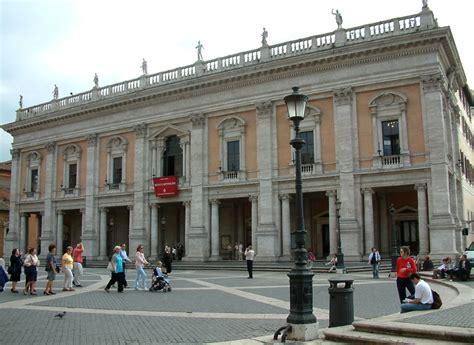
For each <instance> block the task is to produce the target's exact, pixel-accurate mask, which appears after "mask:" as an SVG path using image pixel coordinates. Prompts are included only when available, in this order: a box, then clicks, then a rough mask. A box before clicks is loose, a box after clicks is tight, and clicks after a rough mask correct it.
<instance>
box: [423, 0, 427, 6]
mask: <svg viewBox="0 0 474 345" xmlns="http://www.w3.org/2000/svg"><path fill="white" fill-rule="evenodd" d="M422 4H423V8H427V7H428V0H422Z"/></svg>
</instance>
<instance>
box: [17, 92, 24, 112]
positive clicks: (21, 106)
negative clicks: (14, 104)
mask: <svg viewBox="0 0 474 345" xmlns="http://www.w3.org/2000/svg"><path fill="white" fill-rule="evenodd" d="M18 104H19V105H20V109H23V96H22V95H20V100H19V101H18Z"/></svg>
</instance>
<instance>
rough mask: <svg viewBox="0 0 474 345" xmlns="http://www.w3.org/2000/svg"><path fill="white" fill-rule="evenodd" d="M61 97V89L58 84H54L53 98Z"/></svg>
mask: <svg viewBox="0 0 474 345" xmlns="http://www.w3.org/2000/svg"><path fill="white" fill-rule="evenodd" d="M58 97H59V89H58V86H57V85H56V84H54V90H53V99H58Z"/></svg>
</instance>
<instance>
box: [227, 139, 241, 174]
mask: <svg viewBox="0 0 474 345" xmlns="http://www.w3.org/2000/svg"><path fill="white" fill-rule="evenodd" d="M239 170H240V141H238V140H237V141H228V142H227V171H239Z"/></svg>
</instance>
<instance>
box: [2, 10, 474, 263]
mask: <svg viewBox="0 0 474 345" xmlns="http://www.w3.org/2000/svg"><path fill="white" fill-rule="evenodd" d="M295 85H297V86H299V87H300V91H301V92H302V93H304V94H306V95H308V96H309V102H308V107H307V113H306V117H305V119H304V121H303V122H302V124H301V127H302V133H301V134H302V137H303V139H305V141H306V145H305V146H304V148H303V155H302V157H303V158H302V159H303V167H302V169H303V193H304V206H305V209H304V214H305V223H306V229H307V231H308V234H307V243H308V247H311V248H312V249H313V251H314V252H315V254H316V255H317V257H319V258H325V257H327V256H328V255H330V254H331V253H334V252H335V251H336V246H337V226H336V225H337V217H336V213H337V210H336V199H338V200H340V202H341V206H340V212H339V215H340V218H339V219H340V222H339V224H340V232H341V243H342V248H343V251H344V253H345V255H346V257H347V258H348V259H360V258H361V257H362V256H365V255H366V254H367V253H368V252H369V251H370V248H371V247H372V246H376V247H379V248H381V252H382V253H383V254H384V255H386V254H388V253H390V252H391V241H392V236H393V234H394V233H395V234H396V239H397V241H398V244H399V245H400V244H401V245H409V246H410V247H411V249H412V250H413V251H414V252H416V253H420V254H425V253H431V254H432V255H433V256H435V257H439V256H444V255H454V254H455V253H459V252H460V251H461V250H462V247H463V246H464V243H463V241H466V238H465V237H463V236H462V235H461V229H462V228H463V227H466V226H467V223H466V220H469V219H472V216H473V215H472V214H473V211H474V189H473V185H472V183H473V180H472V178H473V167H472V164H473V163H472V162H474V157H473V145H474V141H473V135H472V133H473V126H472V115H473V108H472V107H473V105H474V102H473V101H474V100H473V93H472V91H471V90H470V89H469V87H468V84H467V80H466V76H465V73H464V71H463V66H462V62H461V60H460V57H459V55H458V52H457V49H456V45H455V42H454V38H453V36H452V33H451V31H450V29H449V27H438V25H437V23H436V21H435V20H434V17H433V13H432V12H431V11H430V9H429V8H428V7H425V8H423V9H422V11H421V12H420V13H418V14H414V15H411V16H406V17H402V18H395V19H390V20H385V21H381V22H378V23H373V24H365V25H361V26H359V27H355V28H350V29H345V28H343V27H340V28H338V29H337V30H336V31H333V32H330V33H326V34H322V35H316V36H311V37H307V38H303V39H298V40H295V41H291V42H285V43H280V44H275V45H269V44H267V43H266V42H265V44H262V47H260V48H258V49H255V50H251V51H246V52H241V53H238V54H234V55H229V56H226V57H222V58H217V59H212V60H208V61H203V60H202V59H198V61H196V62H195V63H194V64H192V65H189V66H186V67H181V68H177V69H174V70H170V71H166V72H160V73H156V74H147V73H146V70H144V74H143V75H142V76H140V77H139V78H137V79H133V80H128V81H124V82H120V83H117V84H114V85H108V86H104V87H101V86H99V85H98V79H97V80H96V81H95V86H94V87H93V88H92V89H91V90H89V91H86V92H84V93H80V94H76V95H72V96H68V97H65V98H58V97H57V95H56V96H55V97H54V99H53V100H52V101H48V102H46V103H43V104H39V105H36V106H33V107H30V108H25V109H19V110H18V111H17V118H16V121H15V122H12V123H9V124H6V125H4V126H3V128H4V129H5V130H7V131H8V132H9V133H11V134H12V135H13V136H14V143H13V149H12V160H13V161H12V183H11V190H12V195H11V203H10V211H11V212H10V232H9V234H8V236H7V246H8V247H9V248H11V247H13V246H20V247H22V248H24V247H26V246H27V245H36V241H37V240H39V241H40V243H41V247H42V248H43V249H42V251H43V253H45V252H46V247H47V245H48V244H49V243H50V242H53V241H54V242H57V244H58V248H59V252H61V251H62V250H63V248H64V247H65V246H66V245H69V244H75V243H76V242H78V241H79V240H80V239H82V240H83V242H84V244H85V249H86V256H87V257H88V259H89V260H91V259H92V260H93V259H103V258H106V257H107V256H108V255H110V254H111V252H112V248H113V246H114V245H116V244H118V243H120V242H126V243H128V244H129V247H130V252H131V253H132V254H133V253H134V250H135V248H136V247H137V245H138V244H141V243H143V244H144V245H145V248H146V252H147V253H146V254H147V255H151V256H154V257H155V256H158V255H160V253H161V251H162V248H163V247H164V245H165V244H169V245H171V244H174V243H178V242H181V243H182V244H184V245H185V251H186V258H185V259H188V260H218V259H220V258H222V257H223V256H225V255H226V254H227V247H228V246H229V245H231V246H232V245H233V244H234V243H235V242H241V243H242V244H243V245H244V246H246V245H249V244H253V246H254V247H255V248H256V251H257V253H258V258H259V260H287V259H289V258H290V254H291V232H293V231H294V227H295V206H294V199H293V195H294V192H295V187H294V177H295V169H294V163H293V159H292V157H293V152H292V148H291V147H290V145H289V141H290V139H291V138H292V136H293V128H292V124H291V123H290V121H289V120H288V118H287V113H286V107H285V105H284V102H283V97H284V96H286V95H288V94H289V93H290V92H291V87H292V86H295ZM162 176H171V177H176V179H177V185H178V193H177V194H174V195H168V196H167V197H157V196H156V195H155V191H154V185H153V178H154V177H162ZM470 229H471V231H470V234H469V236H470V239H472V237H473V235H472V229H473V228H472V225H471V226H470Z"/></svg>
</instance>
